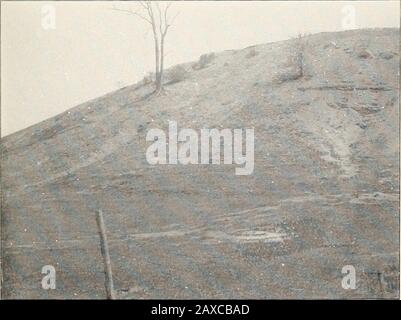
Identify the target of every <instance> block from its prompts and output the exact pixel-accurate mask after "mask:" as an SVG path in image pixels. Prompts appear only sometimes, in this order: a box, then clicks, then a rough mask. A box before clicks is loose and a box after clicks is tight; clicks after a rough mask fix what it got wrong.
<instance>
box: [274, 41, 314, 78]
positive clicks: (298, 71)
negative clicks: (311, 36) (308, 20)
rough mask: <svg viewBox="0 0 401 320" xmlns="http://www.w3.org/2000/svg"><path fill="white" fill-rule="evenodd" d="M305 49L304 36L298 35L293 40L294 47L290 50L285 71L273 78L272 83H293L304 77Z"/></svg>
mask: <svg viewBox="0 0 401 320" xmlns="http://www.w3.org/2000/svg"><path fill="white" fill-rule="evenodd" d="M306 47H307V44H306V40H305V35H302V34H299V35H298V37H297V38H296V39H294V46H293V47H292V48H291V52H292V54H291V55H290V56H289V59H288V62H287V64H286V68H285V70H284V71H283V72H280V73H279V74H277V75H276V76H275V77H273V82H275V83H283V82H287V81H294V80H298V79H301V78H303V77H304V76H305V68H306V63H305V51H306Z"/></svg>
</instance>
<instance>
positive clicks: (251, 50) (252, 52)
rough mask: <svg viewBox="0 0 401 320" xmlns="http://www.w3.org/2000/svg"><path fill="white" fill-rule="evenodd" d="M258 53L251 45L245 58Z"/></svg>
mask: <svg viewBox="0 0 401 320" xmlns="http://www.w3.org/2000/svg"><path fill="white" fill-rule="evenodd" d="M257 55H258V52H257V51H256V49H255V48H254V47H252V48H251V49H250V50H249V52H248V54H247V55H246V57H247V58H252V57H255V56H257Z"/></svg>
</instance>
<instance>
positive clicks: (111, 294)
mask: <svg viewBox="0 0 401 320" xmlns="http://www.w3.org/2000/svg"><path fill="white" fill-rule="evenodd" d="M96 221H97V226H98V228H99V235H100V249H101V252H102V257H103V264H104V271H105V287H106V293H107V299H112V300H113V299H115V291H114V284H113V273H112V272H111V262H110V254H109V246H108V243H107V234H106V227H105V225H104V220H103V213H102V210H98V211H97V214H96Z"/></svg>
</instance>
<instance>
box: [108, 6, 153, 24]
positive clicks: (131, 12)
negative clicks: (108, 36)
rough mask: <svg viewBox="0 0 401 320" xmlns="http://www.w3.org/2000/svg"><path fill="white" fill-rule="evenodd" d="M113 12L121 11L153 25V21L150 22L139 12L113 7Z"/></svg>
mask: <svg viewBox="0 0 401 320" xmlns="http://www.w3.org/2000/svg"><path fill="white" fill-rule="evenodd" d="M112 10H115V11H120V12H124V13H127V14H131V15H134V16H137V17H138V18H141V19H142V20H144V21H146V22H147V23H150V24H152V21H151V20H149V18H147V17H145V16H143V15H142V14H140V13H139V12H136V11H132V10H127V9H120V8H116V7H113V8H112Z"/></svg>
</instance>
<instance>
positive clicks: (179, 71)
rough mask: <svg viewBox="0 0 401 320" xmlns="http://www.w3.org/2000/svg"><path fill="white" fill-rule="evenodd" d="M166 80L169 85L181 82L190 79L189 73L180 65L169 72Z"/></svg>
mask: <svg viewBox="0 0 401 320" xmlns="http://www.w3.org/2000/svg"><path fill="white" fill-rule="evenodd" d="M166 78H167V82H168V83H169V84H173V83H177V82H181V81H184V80H185V79H186V78H188V71H187V70H186V69H185V68H184V67H183V66H181V65H178V66H175V67H173V68H171V69H170V70H169V71H168V72H167V74H166Z"/></svg>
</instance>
